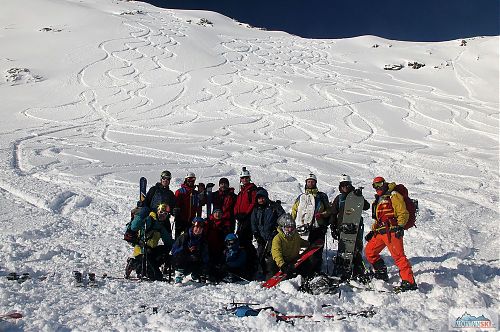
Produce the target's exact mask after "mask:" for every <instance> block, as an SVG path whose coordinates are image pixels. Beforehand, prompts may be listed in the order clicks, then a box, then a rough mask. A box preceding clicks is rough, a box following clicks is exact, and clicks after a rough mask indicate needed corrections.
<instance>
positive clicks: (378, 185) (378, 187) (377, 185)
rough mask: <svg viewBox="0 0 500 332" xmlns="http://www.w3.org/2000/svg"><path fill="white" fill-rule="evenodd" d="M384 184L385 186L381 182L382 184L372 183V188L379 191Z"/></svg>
mask: <svg viewBox="0 0 500 332" xmlns="http://www.w3.org/2000/svg"><path fill="white" fill-rule="evenodd" d="M384 184H385V182H384V181H382V182H373V184H372V186H373V188H375V189H380V188H382V187H383V186H384Z"/></svg>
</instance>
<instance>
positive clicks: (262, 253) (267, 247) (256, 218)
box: [250, 188, 285, 279]
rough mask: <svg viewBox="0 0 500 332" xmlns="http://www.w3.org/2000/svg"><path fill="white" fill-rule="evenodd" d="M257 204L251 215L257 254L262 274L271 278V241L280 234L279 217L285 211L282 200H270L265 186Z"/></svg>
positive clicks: (259, 191) (259, 192)
mask: <svg viewBox="0 0 500 332" xmlns="http://www.w3.org/2000/svg"><path fill="white" fill-rule="evenodd" d="M256 199H257V204H256V205H255V207H254V208H253V211H252V214H251V216H250V221H251V224H252V233H253V236H254V238H255V239H256V240H257V244H258V247H257V254H258V261H259V265H260V266H258V268H259V269H261V270H262V274H263V275H264V276H266V279H269V278H270V277H271V275H269V273H268V271H269V269H268V267H267V266H268V265H270V261H271V260H272V257H271V243H272V240H273V238H274V236H275V235H276V234H278V230H277V227H278V218H279V217H280V216H281V215H282V214H284V213H285V210H283V208H282V207H281V202H273V201H271V200H269V195H268V193H267V191H266V190H265V189H264V188H261V189H259V190H257V193H256Z"/></svg>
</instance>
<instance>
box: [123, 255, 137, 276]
mask: <svg viewBox="0 0 500 332" xmlns="http://www.w3.org/2000/svg"><path fill="white" fill-rule="evenodd" d="M134 270H135V258H133V257H129V258H127V266H126V267H125V279H129V278H130V274H131V273H132V271H134Z"/></svg>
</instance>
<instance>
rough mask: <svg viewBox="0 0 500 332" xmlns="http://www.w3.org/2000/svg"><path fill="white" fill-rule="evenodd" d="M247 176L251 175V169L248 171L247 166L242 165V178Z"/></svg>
mask: <svg viewBox="0 0 500 332" xmlns="http://www.w3.org/2000/svg"><path fill="white" fill-rule="evenodd" d="M247 176H248V177H250V171H248V170H247V168H246V167H242V168H241V172H240V178H244V177H247Z"/></svg>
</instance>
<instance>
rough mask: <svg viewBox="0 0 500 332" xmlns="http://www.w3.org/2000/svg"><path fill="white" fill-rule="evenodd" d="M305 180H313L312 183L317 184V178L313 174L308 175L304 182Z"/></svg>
mask: <svg viewBox="0 0 500 332" xmlns="http://www.w3.org/2000/svg"><path fill="white" fill-rule="evenodd" d="M307 180H314V181H316V182H318V178H316V175H314V174H313V173H309V175H308V176H307V178H306V181H307Z"/></svg>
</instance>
